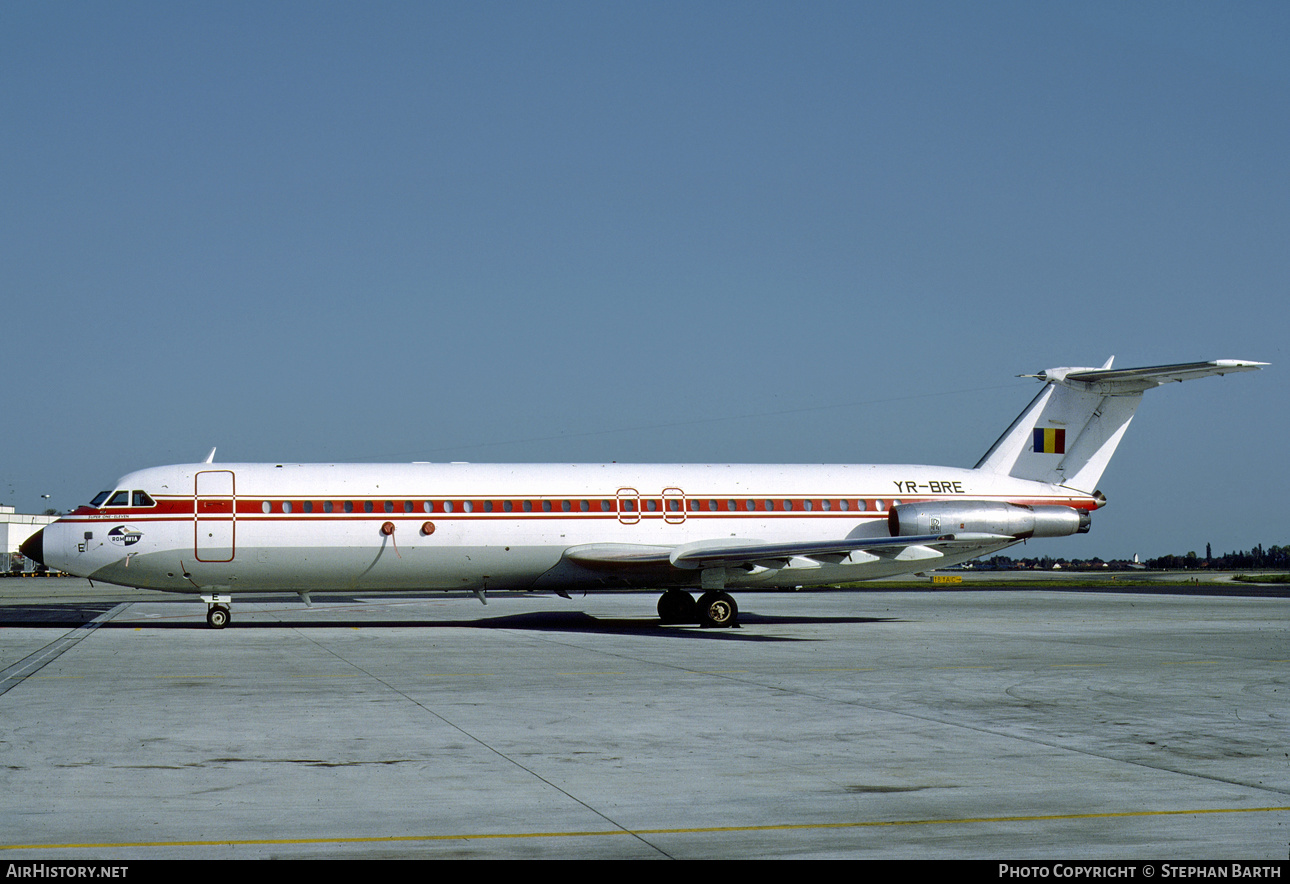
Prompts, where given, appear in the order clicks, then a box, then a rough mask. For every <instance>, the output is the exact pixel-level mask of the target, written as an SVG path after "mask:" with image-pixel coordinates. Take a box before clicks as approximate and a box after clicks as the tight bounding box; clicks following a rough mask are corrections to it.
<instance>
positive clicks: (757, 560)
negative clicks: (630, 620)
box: [564, 533, 1016, 570]
mask: <svg viewBox="0 0 1290 884" xmlns="http://www.w3.org/2000/svg"><path fill="white" fill-rule="evenodd" d="M1015 540H1016V538H1014V537H1009V536H1006V535H1001V534H981V533H959V534H924V535H918V536H904V537H850V538H843V539H841V540H802V541H791V542H782V543H769V542H762V541H755V540H748V541H728V540H727V541H699V542H697V543H687V544H683V545H681V546H677V547H667V546H649V545H645V544H624V543H592V544H587V545H585V546H575V547H571V548H569V549H568V550H566V551H565V554H564V555H565V558H566V559H568V560H569V561H572V562H576V563H577V564H579V565H583V566H585V567H589V568H593V569H597V570H604V569H616V568H630V567H633V566H652V567H657V566H660V565H671V566H672V567H674V568H679V569H682V570H697V569H704V568H738V567H741V566H744V565H751V566H758V567H769V568H774V567H784V566H785V565H787V564H788V563H789V562H790V561H791V560H792V559H795V558H804V559H811V560H814V561H816V562H819V563H821V564H838V563H840V562H842V561H844V560H846V559H848V558H850V559H852V561H853V562H854V561H855V559H856V557H857V554H859V555H860V556H864V557H865V558H864V559H863V561H877V560H878V559H889V560H896V561H914V560H922V559H933V558H941V557H944V556H946V555H948V554H950V553H952V552H953V553H961V552H966V551H969V550H973V549H981V548H987V547H997V546H1000V545H1006V544H1009V543H1012V542H1014V541H1015Z"/></svg>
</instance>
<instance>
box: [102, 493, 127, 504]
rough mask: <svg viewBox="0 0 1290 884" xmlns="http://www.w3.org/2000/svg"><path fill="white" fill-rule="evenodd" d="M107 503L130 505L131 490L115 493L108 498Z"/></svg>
mask: <svg viewBox="0 0 1290 884" xmlns="http://www.w3.org/2000/svg"><path fill="white" fill-rule="evenodd" d="M107 505H108V506H129V505H130V492H129V491H118V492H117V493H116V494H113V495H112V497H111V498H110V499H109V500H108V502H107Z"/></svg>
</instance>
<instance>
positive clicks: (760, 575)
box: [21, 359, 1266, 628]
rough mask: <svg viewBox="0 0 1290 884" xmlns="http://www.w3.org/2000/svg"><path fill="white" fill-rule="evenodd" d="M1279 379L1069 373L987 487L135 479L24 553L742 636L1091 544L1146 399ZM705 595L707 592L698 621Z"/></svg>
mask: <svg viewBox="0 0 1290 884" xmlns="http://www.w3.org/2000/svg"><path fill="white" fill-rule="evenodd" d="M1265 364H1266V363H1261V362H1246V361H1241V360H1226V359H1225V360H1218V361H1213V362H1194V363H1185V364H1181V365H1164V366H1153V367H1150V368H1131V369H1119V370H1112V369H1111V362H1110V360H1108V361H1107V363H1106V365H1104V366H1102V367H1101V368H1050V369H1048V370H1047V371H1043V372H1040V373H1039V374H1037V375H1026V377H1035V378H1037V379H1038V380H1039V381H1041V382H1042V384H1043V387H1042V389H1041V390H1040V391H1039V394H1038V395H1037V396H1036V397H1035V398H1034V400H1033V401H1032V402H1031V403H1030V405H1028V406H1027V407H1026V409H1025V410H1024V411H1023V412H1022V413H1021V415H1020V416H1019V417H1018V418H1017V419H1016V420H1015V421H1013V423H1012V426H1010V427H1009V428H1008V429H1007V431H1006V432H1004V434H1003V435H1002V436H1000V437H999V440H998V441H997V442H995V443H994V445H993V447H991V448H990V450H989V451H987V452H986V454H985V456H984V457H982V458H981V460H980V462H978V463H977V465H976V466H975V467H974V468H973V469H970V470H968V469H961V468H954V467H933V466H899V465H885V466H871V465H837V466H828V465H792V466H789V465H778V464H776V465H769V464H766V465H757V464H640V465H628V464H428V463H426V464H422V463H414V464H291V463H280V464H272V463H270V464H241V463H234V464H216V463H214V462H213V456H214V451H212V452H211V457H208V458H207V461H206V462H205V463H199V464H185V465H179V466H167V467H155V468H152V469H146V470H140V471H138V472H135V473H130V474H129V475H127V476H125V477H123V478H122V479H120V480H119V481H118V482H116V484H115V485H114V486H113V487H112V489H111V490H108V491H104V492H102V493H100V494H99V495H97V496H96V497H95V498H94V499H93V500H92V501H91V502H90V503H89V504H88V505H87V506H82V507H80V508H78V509H77V510H75V511H74V512H72V513H70V514H68V515H66V516H63V517H62V518H61V519H59V520H58V521H56V522H54V523H53V524H51V525H49V526H47V527H45V528H44V529H42V530H41V531H39V532H37V533H36V534H35V535H33V536H32V537H31V538H30V539H29V540H27V542H26V543H24V544H23V545H22V547H21V551H22V553H23V555H25V556H27V557H28V558H31V559H34V560H36V561H38V562H42V563H44V564H45V565H47V566H48V567H50V568H53V569H56V570H59V571H66V572H68V573H70V574H75V575H77V576H80V577H88V578H90V579H91V580H94V581H103V582H105V583H115V584H120V585H123V586H134V587H141V588H147V589H159V590H165V591H167V592H180V593H191V594H194V595H198V596H200V597H201V598H202V599H203V600H204V601H205V602H206V604H207V615H206V619H207V622H208V623H209V624H210V625H211V626H213V627H215V628H221V627H223V626H225V625H226V624H227V623H228V621H229V605H230V601H231V597H232V595H233V594H234V593H238V592H244V593H245V592H259V593H262V592H292V593H298V594H299V595H300V596H301V598H302V599H303V600H304V601H305V603H306V604H308V603H309V595H310V593H324V592H337V591H340V592H355V591H358V592H363V591H371V592H378V591H379V592H390V591H406V592H423V591H427V590H469V591H471V592H474V593H475V594H476V595H477V596H478V597H479V599H480V600H481V601H484V600H485V599H486V593H487V592H488V591H489V590H530V591H546V592H554V593H557V594H559V595H563V596H566V597H567V595H568V593H569V591H570V590H575V589H577V590H585V589H616V588H617V589H626V588H651V587H653V588H658V589H661V590H663V594H662V597H661V598H660V599H659V603H658V612H659V616H660V617H661V619H662V620H663V621H664V622H669V623H684V622H689V623H694V622H698V623H700V624H703V625H706V626H732V625H734V624H735V623H736V620H737V618H738V608H737V607H736V605H735V601H734V599H733V598H732V597H731V596H730V594H729V590H735V589H742V588H754V587H800V586H812V585H821V584H830V583H841V582H849V581H856V580H866V579H870V578H875V577H886V576H889V575H893V574H905V573H912V572H918V571H924V570H929V569H934V568H943V567H946V566H949V565H956V564H959V563H961V562H965V561H968V560H969V559H972V558H975V557H977V556H981V555H987V554H989V553H993V552H996V551H998V550H1001V549H1004V548H1005V547H1008V546H1011V545H1012V544H1014V543H1018V542H1020V541H1022V540H1024V539H1026V538H1029V537H1059V536H1064V535H1069V534H1077V533H1083V532H1086V531H1087V530H1088V528H1089V522H1090V514H1091V513H1092V512H1093V511H1094V510H1096V509H1098V508H1099V507H1101V506H1102V505H1103V504H1104V503H1105V502H1106V498H1105V497H1104V496H1103V495H1102V493H1101V492H1100V491H1097V490H1095V489H1096V486H1097V482H1098V479H1099V478H1100V477H1101V475H1102V471H1103V470H1104V469H1105V468H1106V465H1107V462H1108V461H1109V460H1110V458H1111V455H1112V453H1113V452H1114V451H1115V448H1116V446H1117V445H1118V444H1119V442H1120V438H1121V437H1122V436H1123V435H1124V431H1125V429H1126V428H1127V427H1128V425H1129V422H1130V420H1132V418H1133V414H1134V411H1135V410H1136V409H1137V407H1138V403H1139V402H1140V401H1141V399H1142V394H1143V392H1144V391H1146V390H1148V389H1150V388H1152V387H1155V386H1159V385H1160V384H1163V383H1167V382H1169V381H1184V380H1189V379H1192V378H1200V377H1206V376H1208V375H1222V374H1227V373H1228V372H1238V371H1253V370H1256V369H1258V368H1261V367H1262V366H1263V365H1265ZM690 590H699V591H701V593H702V595H701V597H700V598H699V599H698V601H697V603H696V601H695V599H694V597H693V595H691V592H690Z"/></svg>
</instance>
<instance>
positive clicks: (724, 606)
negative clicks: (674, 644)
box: [658, 589, 739, 629]
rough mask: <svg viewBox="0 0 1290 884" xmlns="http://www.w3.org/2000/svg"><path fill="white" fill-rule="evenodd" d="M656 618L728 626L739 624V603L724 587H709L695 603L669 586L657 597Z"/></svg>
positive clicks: (681, 592) (674, 621)
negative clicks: (712, 588)
mask: <svg viewBox="0 0 1290 884" xmlns="http://www.w3.org/2000/svg"><path fill="white" fill-rule="evenodd" d="M658 617H659V619H660V620H661V621H663V622H664V623H698V624H699V625H700V626H707V627H713V628H719V629H720V628H728V627H732V626H737V625H738V624H739V606H738V605H736V604H735V600H734V598H733V597H732V596H731V595H730V594H729V593H728V592H725V591H724V590H709V591H708V592H705V593H704V594H703V595H702V596H700V597H699V600H698V601H697V602H696V601H695V600H694V596H692V595H690V594H689V593H688V592H686V591H685V590H683V589H669V590H667V591H666V592H664V593H663V595H662V596H661V597H660V598H659V600H658Z"/></svg>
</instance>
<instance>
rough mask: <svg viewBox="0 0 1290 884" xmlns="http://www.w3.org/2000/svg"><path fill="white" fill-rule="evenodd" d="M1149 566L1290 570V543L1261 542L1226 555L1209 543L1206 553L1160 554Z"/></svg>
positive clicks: (1150, 561)
mask: <svg viewBox="0 0 1290 884" xmlns="http://www.w3.org/2000/svg"><path fill="white" fill-rule="evenodd" d="M1147 567H1148V568H1158V569H1161V570H1166V571H1178V570H1187V569H1191V568H1215V569H1218V570H1220V571H1235V570H1240V569H1243V568H1265V569H1270V570H1290V544H1287V545H1286V546H1269V547H1268V548H1267V549H1264V548H1263V544H1259V545H1258V546H1256V547H1254V549H1249V550H1242V551H1240V552H1230V553H1227V554H1226V555H1220V556H1216V555H1212V554H1211V553H1210V549H1209V545H1208V544H1206V546H1205V555H1203V556H1198V555H1196V553H1195V552H1189V553H1187V554H1186V555H1185V556H1160V557H1159V558H1157V559H1148V560H1147Z"/></svg>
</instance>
